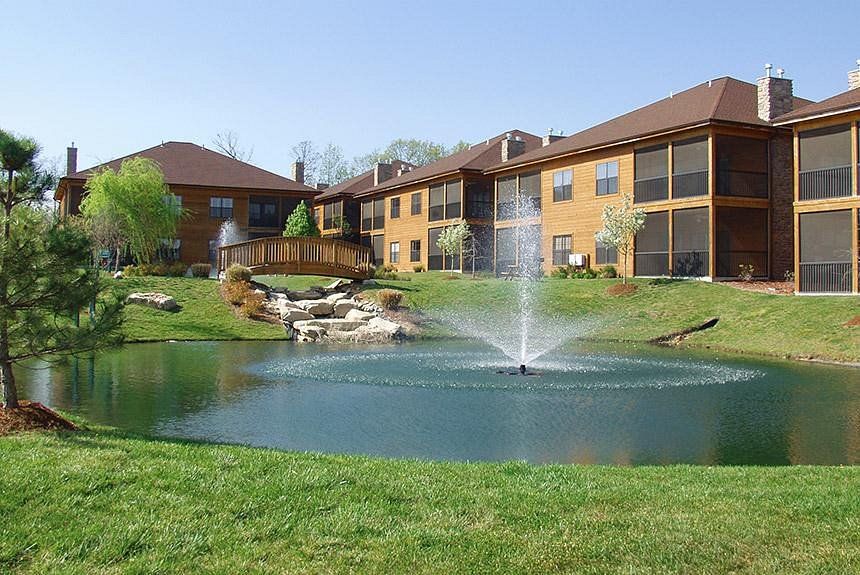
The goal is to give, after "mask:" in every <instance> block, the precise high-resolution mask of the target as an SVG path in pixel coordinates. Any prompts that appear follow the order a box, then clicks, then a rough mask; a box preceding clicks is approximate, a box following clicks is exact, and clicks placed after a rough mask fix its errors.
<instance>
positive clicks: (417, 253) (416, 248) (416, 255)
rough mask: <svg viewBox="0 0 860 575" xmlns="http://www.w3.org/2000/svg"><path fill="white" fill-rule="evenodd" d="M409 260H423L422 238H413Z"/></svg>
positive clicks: (410, 244) (410, 243)
mask: <svg viewBox="0 0 860 575" xmlns="http://www.w3.org/2000/svg"><path fill="white" fill-rule="evenodd" d="M409 261H410V262H420V261H421V240H412V241H411V242H409Z"/></svg>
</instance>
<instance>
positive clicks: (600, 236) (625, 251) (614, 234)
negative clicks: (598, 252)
mask: <svg viewBox="0 0 860 575" xmlns="http://www.w3.org/2000/svg"><path fill="white" fill-rule="evenodd" d="M602 218H603V229H602V230H600V231H599V232H597V233H596V234H594V237H595V238H596V239H597V241H599V242H600V243H602V244H604V245H606V246H610V247H613V248H615V250H616V251H617V252H618V254H620V255H621V256H623V257H624V267H623V268H622V278H623V279H622V283H625V284H626V283H627V258H628V256H629V255H630V254H632V253H633V240H634V239H635V238H636V234H637V233H638V232H639V230H641V229H642V228H643V226H645V210H643V209H642V208H634V207H633V197H632V196H631V195H630V194H624V197H623V198H622V199H621V205H620V206H613V205H610V204H607V205H605V206H603V214H602Z"/></svg>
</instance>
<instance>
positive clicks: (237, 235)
mask: <svg viewBox="0 0 860 575" xmlns="http://www.w3.org/2000/svg"><path fill="white" fill-rule="evenodd" d="M243 240H244V238H243V237H242V233H241V232H240V231H239V226H238V225H237V224H236V222H235V221H233V220H232V219H230V220H224V221H223V222H222V223H221V229H220V230H219V231H218V247H219V248H220V247H223V246H228V245H230V244H236V243H239V242H241V241H243Z"/></svg>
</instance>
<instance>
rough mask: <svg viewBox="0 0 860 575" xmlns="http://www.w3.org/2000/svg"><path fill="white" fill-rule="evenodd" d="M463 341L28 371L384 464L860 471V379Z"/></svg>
mask: <svg viewBox="0 0 860 575" xmlns="http://www.w3.org/2000/svg"><path fill="white" fill-rule="evenodd" d="M510 363H511V362H510V360H507V359H506V358H505V357H504V356H502V355H501V354H499V353H498V352H496V351H495V350H493V349H492V348H488V347H485V346H483V345H481V344H478V343H473V342H471V341H465V340H449V341H443V342H432V343H431V342H422V343H411V344H403V345H391V346H378V347H352V348H344V347H326V346H317V345H295V344H293V343H290V342H184V343H157V344H136V345H128V346H126V347H125V348H123V349H121V350H117V351H112V352H107V353H104V354H101V355H99V356H98V357H96V358H95V359H73V360H70V361H69V362H68V363H66V364H62V365H56V366H52V367H50V368H46V369H28V370H23V369H22V370H19V374H20V375H19V377H20V380H21V381H20V383H21V386H22V391H23V393H22V396H23V397H27V398H30V399H33V400H35V401H42V402H44V403H46V404H48V405H51V406H53V407H55V408H58V409H62V410H67V411H69V412H72V413H76V414H80V415H82V416H84V417H85V418H87V419H88V420H89V421H92V422H94V423H99V424H107V425H112V426H116V427H119V428H122V429H126V430H130V431H136V432H143V433H147V434H154V435H160V436H170V437H182V438H194V439H202V440H207V441H217V442H229V443H241V444H247V445H254V446H261V447H272V448H278V449H290V450H300V451H321V452H330V453H355V454H367V455H378V456H385V457H408V458H423V459H439V460H471V461H475V460H511V459H515V460H527V461H530V462H535V463H549V462H559V463H600V464H622V465H627V464H633V465H642V464H674V463H693V464H708V465H727V464H761V465H788V464H857V463H860V370H857V369H853V368H848V367H838V366H827V365H807V364H799V363H790V362H782V361H765V360H760V359H750V358H744V357H738V356H730V355H723V354H715V353H705V352H690V351H684V352H681V351H677V350H670V349H659V348H655V347H652V346H647V345H638V346H635V345H612V346H608V345H600V346H598V345H587V344H582V343H576V344H574V345H571V346H566V347H564V348H562V349H561V350H557V351H554V352H551V353H550V354H548V355H547V356H545V357H544V358H543V359H542V360H539V361H537V362H536V363H535V364H534V365H532V366H530V368H531V369H534V370H535V371H537V372H540V373H539V374H538V375H533V376H525V377H523V376H518V375H517V376H511V375H506V374H504V373H498V372H499V371H508V370H513V369H514V368H515V366H512V365H510Z"/></svg>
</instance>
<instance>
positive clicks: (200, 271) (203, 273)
mask: <svg viewBox="0 0 860 575" xmlns="http://www.w3.org/2000/svg"><path fill="white" fill-rule="evenodd" d="M211 272H212V264H203V263H197V264H191V275H192V276H194V277H196V278H208V277H209V274H210V273H211Z"/></svg>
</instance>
